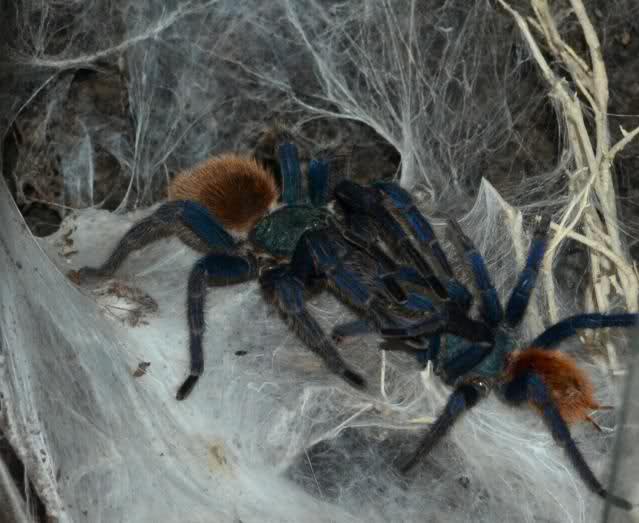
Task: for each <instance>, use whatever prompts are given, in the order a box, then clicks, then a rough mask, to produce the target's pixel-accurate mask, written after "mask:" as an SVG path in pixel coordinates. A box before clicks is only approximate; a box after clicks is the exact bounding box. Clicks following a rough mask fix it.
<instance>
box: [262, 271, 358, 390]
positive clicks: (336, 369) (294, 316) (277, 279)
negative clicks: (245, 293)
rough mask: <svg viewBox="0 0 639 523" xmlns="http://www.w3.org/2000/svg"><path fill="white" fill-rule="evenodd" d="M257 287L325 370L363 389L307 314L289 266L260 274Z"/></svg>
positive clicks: (301, 287) (299, 284)
mask: <svg viewBox="0 0 639 523" xmlns="http://www.w3.org/2000/svg"><path fill="white" fill-rule="evenodd" d="M260 285H261V286H262V289H263V291H264V293H265V295H266V296H267V298H268V299H269V300H270V301H271V302H272V303H274V304H275V305H276V306H277V308H278V309H279V311H280V312H281V314H282V316H283V317H284V320H285V321H286V323H287V324H288V325H289V326H290V327H291V329H292V330H293V331H294V332H295V333H296V334H297V336H298V337H299V338H300V339H301V340H302V341H303V342H304V344H305V345H306V346H307V347H308V348H309V349H311V350H312V351H313V352H314V353H315V354H317V355H318V356H319V357H320V358H321V359H322V360H323V361H324V363H325V364H326V366H327V367H328V369H329V370H331V371H332V372H333V373H335V374H337V375H338V376H340V377H342V378H343V379H344V380H345V381H346V382H347V383H349V384H350V385H352V386H353V387H355V388H358V389H361V388H364V387H365V386H366V381H365V380H364V378H363V377H362V376H361V375H360V374H358V373H357V372H355V371H354V370H352V369H350V368H349V367H348V365H347V364H346V362H344V360H343V359H342V357H341V356H340V355H339V352H337V349H336V348H335V346H334V345H333V344H332V343H331V341H330V339H329V338H328V337H327V336H326V334H325V333H324V331H323V329H322V327H321V326H320V325H319V323H317V321H316V320H315V318H313V316H312V315H311V314H310V313H309V312H308V310H307V308H306V304H305V302H304V284H303V283H302V281H301V280H300V279H299V278H298V277H296V276H295V275H294V274H293V273H292V272H291V267H290V266H289V265H280V266H277V267H274V268H271V269H268V270H266V271H264V272H263V273H262V274H261V275H260Z"/></svg>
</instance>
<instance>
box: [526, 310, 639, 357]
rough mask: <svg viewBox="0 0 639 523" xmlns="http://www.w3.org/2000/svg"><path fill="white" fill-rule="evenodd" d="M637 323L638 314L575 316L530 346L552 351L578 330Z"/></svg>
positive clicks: (545, 332) (541, 336) (594, 313)
mask: <svg viewBox="0 0 639 523" xmlns="http://www.w3.org/2000/svg"><path fill="white" fill-rule="evenodd" d="M638 322H639V314H600V313H596V312H593V313H590V314H577V315H576V316H570V317H569V318H565V319H563V320H561V321H559V322H557V323H555V324H554V325H552V326H551V327H549V328H547V329H546V330H545V331H544V332H543V333H541V334H540V335H539V336H537V337H536V338H535V339H534V340H533V341H532V342H531V343H530V344H529V346H531V347H537V348H540V349H553V348H555V347H557V345H559V344H560V343H562V342H563V341H565V340H567V339H568V338H572V337H573V336H575V335H576V334H577V330H578V329H605V328H607V327H632V326H635V325H637V324H638Z"/></svg>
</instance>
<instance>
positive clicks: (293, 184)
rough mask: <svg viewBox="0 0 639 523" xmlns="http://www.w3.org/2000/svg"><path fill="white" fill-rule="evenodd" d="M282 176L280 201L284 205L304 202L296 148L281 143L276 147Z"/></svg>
mask: <svg viewBox="0 0 639 523" xmlns="http://www.w3.org/2000/svg"><path fill="white" fill-rule="evenodd" d="M278 156H279V160H280V173H281V175H282V186H283V187H282V201H283V202H284V203H285V204H286V205H299V204H300V203H303V201H304V195H303V187H302V171H301V169H300V160H299V156H298V152H297V146H296V145H295V144H292V143H283V144H281V145H280V146H279V147H278Z"/></svg>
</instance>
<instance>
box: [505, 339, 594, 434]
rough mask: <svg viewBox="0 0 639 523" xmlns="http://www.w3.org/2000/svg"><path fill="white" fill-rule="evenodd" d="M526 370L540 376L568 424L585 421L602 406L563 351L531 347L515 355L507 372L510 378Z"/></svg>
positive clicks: (591, 388)
mask: <svg viewBox="0 0 639 523" xmlns="http://www.w3.org/2000/svg"><path fill="white" fill-rule="evenodd" d="M526 371H533V372H535V373H536V374H538V375H539V376H541V378H542V379H543V380H544V383H545V384H546V386H547V387H548V388H549V389H550V392H551V394H552V397H553V399H554V400H555V403H556V404H557V407H558V408H559V412H560V413H561V417H562V418H564V420H566V422H567V423H576V422H578V421H584V420H585V419H587V417H588V414H589V413H590V412H592V411H593V410H597V409H598V408H599V407H600V405H599V402H597V400H595V398H594V387H593V385H592V382H591V381H590V379H589V378H588V375H587V374H586V373H585V372H584V371H583V370H581V369H580V368H579V367H577V363H576V361H575V360H574V358H572V357H570V356H568V355H566V354H564V353H562V352H559V351H556V350H542V349H535V348H530V349H526V350H523V351H521V352H516V353H514V354H513V355H512V356H511V360H510V363H509V365H508V368H507V370H506V372H507V374H508V377H509V379H512V378H513V377H514V376H518V375H520V374H521V373H522V372H526Z"/></svg>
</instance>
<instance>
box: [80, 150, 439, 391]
mask: <svg viewBox="0 0 639 523" xmlns="http://www.w3.org/2000/svg"><path fill="white" fill-rule="evenodd" d="M276 149H277V156H278V159H279V161H278V162H277V163H278V164H279V170H280V175H281V179H280V180H276V179H275V177H274V176H273V174H272V173H271V172H269V170H267V169H266V168H265V167H264V166H263V165H261V164H260V163H258V162H257V161H256V160H255V159H254V158H250V157H242V156H238V155H234V154H227V155H222V156H219V157H216V158H211V159H209V160H207V161H206V162H204V163H203V164H201V165H199V166H197V167H195V168H193V169H192V170H191V171H188V172H186V173H182V174H180V175H178V176H177V177H176V178H175V179H174V180H173V181H172V183H171V185H170V187H169V201H168V202H167V203H165V204H163V205H162V206H160V207H159V208H158V209H157V210H156V211H155V212H154V213H153V214H151V215H150V216H149V217H147V218H144V219H143V220H141V221H139V222H138V223H136V224H134V225H133V226H132V227H131V229H129V231H128V232H127V233H126V234H125V235H124V237H123V238H122V239H121V240H120V241H119V243H118V244H117V246H116V247H115V249H114V250H113V251H112V253H111V255H110V256H109V257H108V259H107V260H106V261H105V262H104V263H103V264H102V265H101V266H100V267H97V268H93V267H83V268H81V269H79V270H78V271H72V272H71V274H70V276H71V277H72V279H73V280H74V281H76V282H81V281H84V280H87V279H95V278H103V277H110V276H112V275H113V274H114V272H115V271H116V270H117V269H118V267H119V266H120V265H121V263H122V262H123V261H124V259H125V258H126V257H127V256H128V255H129V254H130V253H131V252H132V251H135V250H138V249H140V248H142V247H144V246H145V245H147V244H149V243H150V242H152V241H155V240H158V239H160V238H164V237H168V236H171V235H177V236H178V237H179V238H180V239H181V240H182V241H183V242H184V243H186V244H187V245H189V246H191V247H192V248H194V249H196V250H198V251H200V252H205V253H207V254H206V255H204V256H203V257H202V258H200V259H199V260H198V261H197V262H196V263H195V265H194V267H193V269H192V270H191V273H190V275H189V278H188V285H187V317H188V327H189V350H190V372H189V375H188V377H187V378H186V380H185V381H184V382H183V384H182V385H181V386H180V387H179V389H178V392H177V395H176V397H177V399H178V400H183V399H185V398H186V397H187V396H188V395H189V394H190V392H191V391H192V389H193V387H194V386H195V384H196V382H197V380H198V378H199V377H200V375H201V374H202V372H203V369H204V357H203V348H202V338H203V334H204V328H205V321H204V307H205V299H206V291H207V287H208V286H224V285H230V284H235V283H240V282H245V281H248V280H251V279H255V278H257V279H258V280H259V283H260V286H261V288H262V290H263V292H264V295H265V296H266V297H267V298H268V299H269V300H270V301H271V302H272V303H274V304H275V305H276V307H277V308H278V309H279V311H280V313H281V314H282V316H283V317H284V319H285V321H286V322H287V323H288V325H289V326H290V327H291V328H292V329H293V330H294V332H295V333H296V334H297V335H298V336H299V338H300V339H301V340H302V341H303V342H304V343H305V345H306V346H307V347H308V348H310V349H311V350H312V351H313V352H315V353H316V354H317V355H318V356H320V358H322V360H323V361H324V363H325V364H326V366H327V367H328V368H329V369H330V370H331V371H332V372H333V373H335V374H337V375H339V376H341V377H342V378H343V379H344V380H345V381H347V382H348V383H349V384H350V385H352V386H354V387H356V388H363V387H364V386H365V379H364V378H363V377H362V376H361V375H360V374H359V373H358V372H356V371H355V370H353V369H351V367H350V366H349V365H348V364H347V363H346V362H345V361H344V360H343V359H342V357H341V356H340V354H339V352H338V351H337V349H336V348H335V346H334V344H333V342H332V341H331V339H330V337H328V336H327V335H326V334H325V333H324V331H323V330H322V328H321V327H320V325H319V324H318V323H317V321H316V320H315V319H314V318H313V316H312V315H311V314H310V313H309V312H308V310H307V308H306V305H305V294H307V293H308V292H317V291H318V290H321V289H322V288H325V287H328V289H329V290H331V291H332V292H333V293H334V294H335V295H336V296H337V297H338V298H339V299H341V300H342V301H343V302H345V303H346V304H347V305H348V306H350V307H351V308H353V309H355V310H356V311H359V313H360V314H361V315H365V316H366V317H367V318H368V321H370V322H372V323H373V324H374V325H377V326H379V327H380V328H381V326H383V325H386V326H390V325H398V323H397V322H395V321H394V320H393V314H394V312H393V311H395V312H396V313H401V311H402V308H403V305H402V303H403V302H405V301H406V300H405V293H404V292H403V290H402V288H401V286H400V284H399V283H398V282H397V281H396V279H395V276H394V275H398V277H409V278H411V279H412V281H414V282H416V283H417V284H418V285H422V286H426V287H428V288H430V287H431V286H434V288H435V292H436V293H439V295H442V296H444V295H445V290H444V289H443V288H441V285H440V283H439V280H438V279H436V278H434V275H433V274H432V271H431V270H430V266H429V264H428V262H427V261H426V260H425V259H424V258H423V257H422V255H421V254H420V253H419V252H418V250H417V249H415V248H414V247H413V246H412V244H411V242H410V239H409V237H408V236H407V234H406V233H405V231H404V229H403V228H402V226H401V225H400V223H399V222H398V221H397V220H396V219H395V218H394V217H393V215H392V214H391V212H389V211H388V209H387V208H386V206H385V205H386V203H385V201H384V196H383V194H382V193H381V192H374V195H373V196H374V198H373V199H372V200H371V201H370V202H368V203H369V207H370V208H369V209H360V210H361V211H362V212H357V211H356V210H352V209H349V207H348V206H342V210H343V213H342V216H341V217H340V216H338V215H337V214H336V213H334V212H331V211H330V210H329V208H328V206H327V204H328V203H329V193H330V192H331V191H330V186H331V184H330V179H329V162H328V161H327V160H325V159H316V160H311V161H310V163H309V167H308V172H307V175H308V176H307V186H308V199H307V198H306V197H305V196H304V191H303V180H302V174H301V170H300V165H299V158H298V151H297V148H296V146H295V145H293V144H292V143H290V142H288V141H282V142H280V143H279V145H277V147H276ZM278 182H280V183H281V185H282V189H281V191H280V190H279V186H278ZM360 190H361V191H366V190H367V189H366V188H363V187H361V186H359V185H357V184H355V183H353V182H348V181H343V182H341V183H339V184H337V186H336V188H335V193H336V195H341V196H342V200H343V199H344V198H346V199H348V195H349V194H350V193H351V192H353V191H354V193H355V194H357V192H358V191H360ZM280 197H281V200H282V201H281V203H280V202H279V198H280ZM309 200H310V201H309ZM338 201H340V198H338ZM376 222H379V223H376ZM380 239H384V241H385V242H386V245H387V246H388V247H390V250H394V251H396V252H397V253H399V254H398V256H397V257H398V258H400V259H402V260H405V261H407V262H409V263H412V264H417V265H418V269H412V268H411V267H410V266H409V265H405V264H402V263H400V262H396V261H395V260H394V259H393V258H392V257H391V256H390V255H388V254H387V253H386V251H385V250H384V249H382V248H381V247H379V246H378V245H377V242H378V241H379V240H380ZM442 254H443V253H442ZM406 275H408V276H406ZM391 296H392V297H394V301H393V300H390V299H389V297H391Z"/></svg>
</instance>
